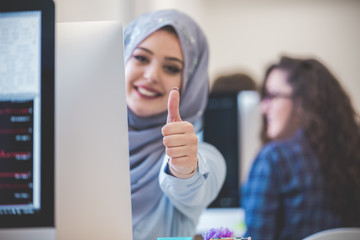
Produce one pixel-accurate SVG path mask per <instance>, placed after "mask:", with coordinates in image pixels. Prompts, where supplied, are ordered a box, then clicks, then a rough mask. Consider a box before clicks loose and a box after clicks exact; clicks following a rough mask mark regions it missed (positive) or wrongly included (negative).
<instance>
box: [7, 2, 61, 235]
mask: <svg viewBox="0 0 360 240" xmlns="http://www.w3.org/2000/svg"><path fill="white" fill-rule="evenodd" d="M20 11H41V210H40V212H38V213H37V214H34V215H0V222H1V225H0V229H2V228H23V227H54V226H55V221H54V219H55V203H54V199H55V196H54V194H55V193H54V192H55V185H54V184H55V180H54V179H55V176H54V163H55V157H54V156H55V153H54V125H55V122H54V121H55V120H54V114H55V109H54V99H55V96H54V94H55V91H54V86H55V82H54V74H55V70H54V69H55V66H54V65H55V60H54V57H55V54H54V53H55V4H54V2H53V1H52V0H0V12H20Z"/></svg>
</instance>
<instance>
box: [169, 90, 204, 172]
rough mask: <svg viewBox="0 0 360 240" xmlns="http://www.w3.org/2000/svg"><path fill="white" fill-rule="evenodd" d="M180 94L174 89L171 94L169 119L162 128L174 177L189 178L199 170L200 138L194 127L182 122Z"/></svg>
mask: <svg viewBox="0 0 360 240" xmlns="http://www.w3.org/2000/svg"><path fill="white" fill-rule="evenodd" d="M179 102H180V94H179V91H178V90H177V89H174V90H172V91H171V92H170V94H169V100H168V119H167V123H166V125H165V126H164V127H163V128H162V135H163V136H164V138H163V144H164V146H165V147H166V154H167V155H168V156H169V157H170V158H169V161H168V165H169V169H170V172H171V174H172V175H174V176H175V177H178V178H189V177H191V176H193V175H194V174H195V173H196V170H197V160H198V159H197V148H198V144H197V143H198V138H197V136H196V134H195V130H194V126H193V125H192V124H191V123H189V122H186V121H182V120H181V117H180V114H179Z"/></svg>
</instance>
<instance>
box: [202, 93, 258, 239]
mask: <svg viewBox="0 0 360 240" xmlns="http://www.w3.org/2000/svg"><path fill="white" fill-rule="evenodd" d="M259 99H260V98H259V94H258V93H257V92H256V91H249V90H247V91H240V92H237V93H218V94H211V95H210V96H209V100H208V105H207V108H206V111H205V114H204V130H203V139H204V141H206V142H209V143H211V144H213V145H214V146H215V147H216V148H217V149H218V150H219V151H220V152H221V153H222V155H223V156H224V158H225V162H226V168H227V174H226V178H225V182H224V185H223V187H222V189H221V190H220V193H219V195H218V197H217V198H216V199H215V200H214V201H213V202H212V203H211V204H210V206H209V208H207V209H206V210H205V211H204V212H203V213H202V215H201V217H200V220H199V224H198V226H197V233H201V232H204V231H206V229H209V228H211V227H213V226H223V227H228V228H229V229H232V230H233V231H234V232H235V233H236V235H238V236H241V235H242V234H243V233H244V232H245V225H244V212H243V210H242V209H241V204H240V201H241V196H240V187H241V184H242V182H243V181H244V180H245V179H246V178H247V175H248V171H249V168H250V165H251V163H252V161H253V159H254V158H255V156H256V153H257V151H258V150H259V147H260V135H259V134H260V123H261V117H260V116H261V115H260V109H259Z"/></svg>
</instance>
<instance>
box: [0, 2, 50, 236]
mask: <svg viewBox="0 0 360 240" xmlns="http://www.w3.org/2000/svg"><path fill="white" fill-rule="evenodd" d="M54 22H55V12H54V3H53V1H51V0H0V239H7V240H9V239H11V240H18V239H49V240H52V239H54V238H55V228H54V25H55V23H54Z"/></svg>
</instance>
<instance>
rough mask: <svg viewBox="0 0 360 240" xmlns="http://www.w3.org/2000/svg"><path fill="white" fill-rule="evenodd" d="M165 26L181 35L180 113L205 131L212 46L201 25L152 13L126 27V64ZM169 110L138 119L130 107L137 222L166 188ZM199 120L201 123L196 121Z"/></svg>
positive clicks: (177, 15)
mask: <svg viewBox="0 0 360 240" xmlns="http://www.w3.org/2000/svg"><path fill="white" fill-rule="evenodd" d="M164 26H172V27H173V28H174V29H175V31H176V33H177V36H178V38H179V41H180V45H181V48H182V52H183V56H184V68H183V73H182V76H183V77H182V85H181V93H180V94H181V98H180V106H179V110H180V116H181V118H182V120H183V121H188V122H190V123H192V124H194V126H195V130H196V131H197V132H198V131H200V129H201V124H198V123H199V122H201V116H202V114H203V112H204V110H205V107H206V103H207V97H208V89H209V81H208V72H207V71H208V69H207V68H208V56H209V52H208V45H207V41H206V38H205V36H204V34H203V32H202V30H201V29H200V27H199V26H198V25H197V24H196V23H195V22H194V20H192V19H191V18H190V17H189V16H188V15H186V14H184V13H182V12H180V11H177V10H160V11H154V12H148V13H145V14H143V15H141V16H140V17H138V18H136V19H135V20H134V21H132V22H131V23H130V24H129V25H128V26H126V27H125V29H124V48H125V62H127V61H128V60H129V58H130V56H131V54H132V52H133V50H134V49H135V48H136V46H137V45H139V44H140V43H141V42H142V41H143V40H144V39H146V38H147V37H148V36H150V35H151V34H152V33H154V32H155V31H157V30H159V29H160V28H162V27H164ZM166 117H167V112H164V113H162V114H159V115H155V116H151V117H145V118H143V117H138V116H136V115H135V114H134V113H132V112H131V110H130V109H128V124H129V147H130V177H131V198H132V214H133V224H134V225H135V224H137V223H138V222H139V221H140V220H141V219H142V218H143V217H144V216H146V215H147V214H148V213H149V212H150V211H151V210H152V209H153V208H154V207H155V206H156V204H157V203H158V202H159V200H160V198H161V196H162V192H161V189H160V186H159V182H158V175H159V171H160V167H161V164H162V157H163V156H164V151H165V147H164V146H163V144H162V134H161V128H162V127H163V126H164V125H165V124H166ZM195 123H197V124H195Z"/></svg>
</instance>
